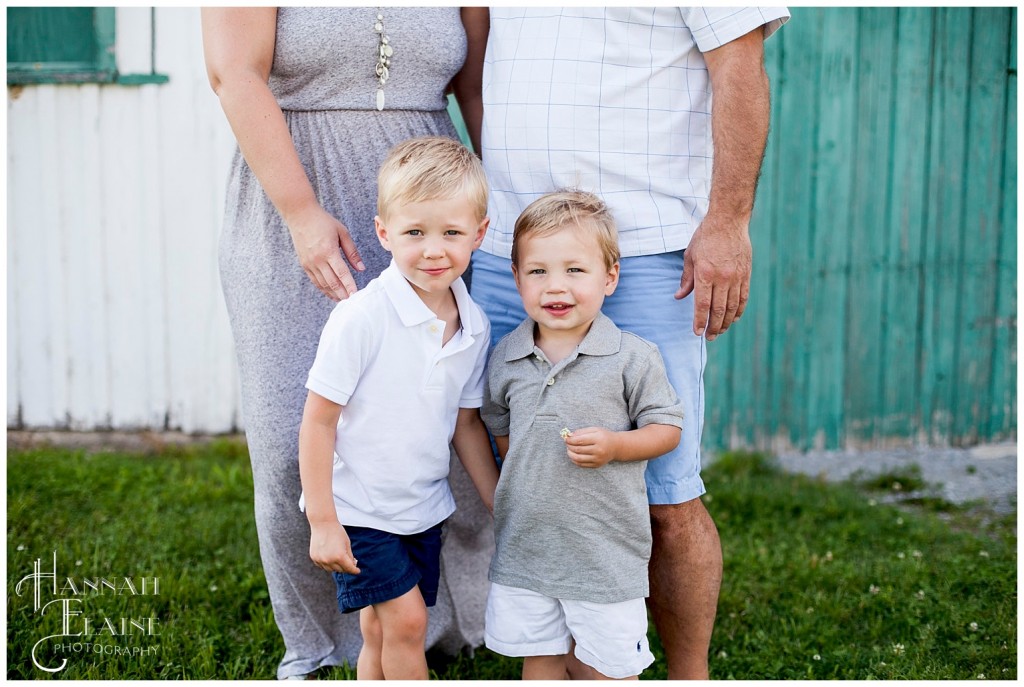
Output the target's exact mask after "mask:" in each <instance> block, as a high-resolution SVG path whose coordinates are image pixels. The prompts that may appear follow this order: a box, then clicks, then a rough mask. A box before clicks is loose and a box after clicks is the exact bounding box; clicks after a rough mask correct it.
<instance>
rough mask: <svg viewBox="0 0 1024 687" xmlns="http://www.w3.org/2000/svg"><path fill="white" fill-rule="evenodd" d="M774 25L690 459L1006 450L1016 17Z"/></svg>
mask: <svg viewBox="0 0 1024 687" xmlns="http://www.w3.org/2000/svg"><path fill="white" fill-rule="evenodd" d="M792 13H793V18H792V20H791V21H790V23H789V24H787V25H786V26H785V27H784V28H783V29H782V30H781V31H779V32H778V33H777V34H776V35H775V36H773V37H772V38H771V39H770V40H769V41H768V43H767V44H766V60H767V65H768V71H769V75H770V77H771V80H772V100H773V102H772V131H771V134H770V138H769V147H768V151H767V156H766V159H765V165H764V171H763V175H762V179H761V185H760V189H759V191H758V199H757V205H756V208H755V211H754V219H753V222H752V226H751V236H752V240H753V243H754V273H753V278H752V285H751V301H750V305H749V306H748V309H747V312H746V314H745V315H744V317H743V319H742V320H741V321H740V322H739V323H738V324H737V325H736V326H735V327H733V328H732V329H730V330H729V332H728V333H727V334H726V335H724V336H723V337H720V338H719V339H718V340H716V341H714V342H713V343H711V344H710V345H709V351H710V353H709V362H708V368H707V372H706V375H705V386H706V390H707V399H706V401H707V410H706V414H705V419H706V423H705V430H704V436H703V445H704V447H705V448H707V449H720V448H729V447H732V448H738V447H756V448H765V449H773V448H774V449H780V448H786V447H798V448H812V447H825V448H839V447H864V446H879V445H886V444H901V443H918V444H920V443H927V444H940V445H941V444H953V445H965V444H973V443H977V442H983V441H994V440H1005V439H1014V438H1016V426H1017V425H1016V416H1017V397H1016V376H1017V357H1016V350H1017V320H1016V312H1017V290H1016V275H1017V260H1016V255H1017V221H1016V215H1017V205H1016V193H1017V158H1016V146H1017V120H1016V109H1017V74H1016V65H1017V61H1016V32H1017V27H1016V21H1017V12H1016V9H1012V8H973V9H972V8H882V7H876V8H828V9H815V8H793V9H792Z"/></svg>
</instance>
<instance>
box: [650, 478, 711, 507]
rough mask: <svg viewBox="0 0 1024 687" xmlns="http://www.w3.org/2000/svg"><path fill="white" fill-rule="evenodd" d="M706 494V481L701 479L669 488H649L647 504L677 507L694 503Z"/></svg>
mask: <svg viewBox="0 0 1024 687" xmlns="http://www.w3.org/2000/svg"><path fill="white" fill-rule="evenodd" d="M705 493H707V489H705V488H704V481H703V480H701V479H700V478H697V479H696V480H691V481H689V482H686V483H685V484H675V485H671V486H667V487H661V486H659V487H650V486H648V487H647V503H648V505H651V506H669V505H675V504H679V503H686V502H687V501H693V500H694V499H696V498H700V497H701V496H702V495H703V494H705Z"/></svg>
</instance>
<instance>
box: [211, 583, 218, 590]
mask: <svg viewBox="0 0 1024 687" xmlns="http://www.w3.org/2000/svg"><path fill="white" fill-rule="evenodd" d="M210 591H211V592H215V591H217V585H215V584H211V585H210Z"/></svg>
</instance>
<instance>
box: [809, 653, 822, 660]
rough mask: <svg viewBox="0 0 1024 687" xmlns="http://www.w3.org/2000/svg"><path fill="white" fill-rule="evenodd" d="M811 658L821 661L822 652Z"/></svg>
mask: <svg viewBox="0 0 1024 687" xmlns="http://www.w3.org/2000/svg"><path fill="white" fill-rule="evenodd" d="M811 658H813V659H814V660H815V661H820V660H821V654H814V656H812V657H811Z"/></svg>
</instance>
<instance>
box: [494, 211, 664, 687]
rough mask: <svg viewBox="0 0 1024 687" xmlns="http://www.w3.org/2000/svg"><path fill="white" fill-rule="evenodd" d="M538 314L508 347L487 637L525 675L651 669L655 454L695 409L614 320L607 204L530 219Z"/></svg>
mask: <svg viewBox="0 0 1024 687" xmlns="http://www.w3.org/2000/svg"><path fill="white" fill-rule="evenodd" d="M512 272H513V275H514V277H515V282H516V287H517V288H518V290H519V294H520V297H521V298H522V300H523V306H524V309H525V310H526V313H527V315H528V318H527V319H526V320H525V321H524V322H523V323H522V324H521V325H520V326H519V327H518V328H516V329H515V330H513V331H512V332H511V333H509V334H508V335H507V336H506V337H504V338H503V339H502V340H501V341H500V342H499V343H498V345H497V346H496V347H495V349H494V351H493V353H492V354H491V357H490V361H489V364H488V380H487V389H486V391H485V395H484V406H483V409H482V416H483V418H484V421H485V422H486V424H487V426H488V428H489V429H490V430H491V433H492V434H493V435H494V439H495V443H496V444H497V447H498V453H499V454H500V455H501V456H502V458H503V462H502V470H501V478H500V480H499V482H498V489H497V493H496V494H495V499H494V521H495V538H496V550H495V554H494V558H493V560H492V562H491V569H490V575H489V579H490V581H491V590H490V594H489V595H488V601H487V615H486V630H485V642H486V645H487V646H488V648H490V649H492V650H494V651H497V652H498V653H501V654H504V655H507V656H523V657H524V658H525V660H524V662H523V679H561V678H564V677H565V676H566V669H567V661H568V652H569V649H570V648H571V646H572V643H573V642H575V645H576V649H575V656H576V658H577V659H579V661H580V662H581V663H582V664H583V665H584V666H586V667H587V669H588V670H590V671H591V673H592V674H591V677H594V678H597V677H609V678H626V677H634V676H637V675H639V674H640V672H642V671H643V669H644V668H646V667H647V666H649V665H650V664H651V663H652V662H653V661H654V657H653V656H652V655H651V653H650V650H649V648H648V646H647V612H646V607H645V604H644V597H646V596H647V595H648V582H647V563H648V560H649V558H650V551H651V527H650V512H649V510H648V504H647V489H646V486H645V483H644V470H645V468H646V465H647V460H648V459H652V458H657V457H658V456H660V455H662V454H664V453H667V452H668V451H671V450H672V449H673V448H675V447H676V445H677V444H678V443H679V437H680V428H681V427H682V419H683V418H682V407H681V406H680V404H679V401H678V398H677V397H676V394H675V392H674V390H673V389H672V387H671V385H670V384H669V382H668V378H667V376H666V373H665V366H664V363H663V362H662V359H661V355H660V353H659V352H658V349H657V347H656V346H655V345H654V344H652V343H650V342H648V341H645V340H643V339H641V338H639V337H637V336H635V335H633V334H630V333H627V332H623V331H621V330H619V329H618V328H617V327H616V326H615V324H614V323H612V321H611V320H610V319H608V318H607V317H606V316H605V315H603V314H602V313H601V306H602V304H603V302H604V298H605V297H606V296H609V295H611V294H612V292H614V291H615V287H616V285H617V284H618V277H619V252H618V237H617V232H616V229H615V223H614V221H613V219H612V217H611V214H610V213H609V212H608V210H607V208H606V207H605V205H604V203H603V202H602V201H601V200H600V199H598V198H597V197H596V196H594V195H592V194H589V193H583V192H578V191H562V192H557V193H552V194H548V195H546V196H543V197H541V198H539V199H538V200H536V201H535V202H534V203H532V204H531V205H530V206H529V207H527V208H526V210H524V211H523V214H522V215H521V216H520V217H519V219H518V220H517V221H516V225H515V234H514V238H513V248H512Z"/></svg>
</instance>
